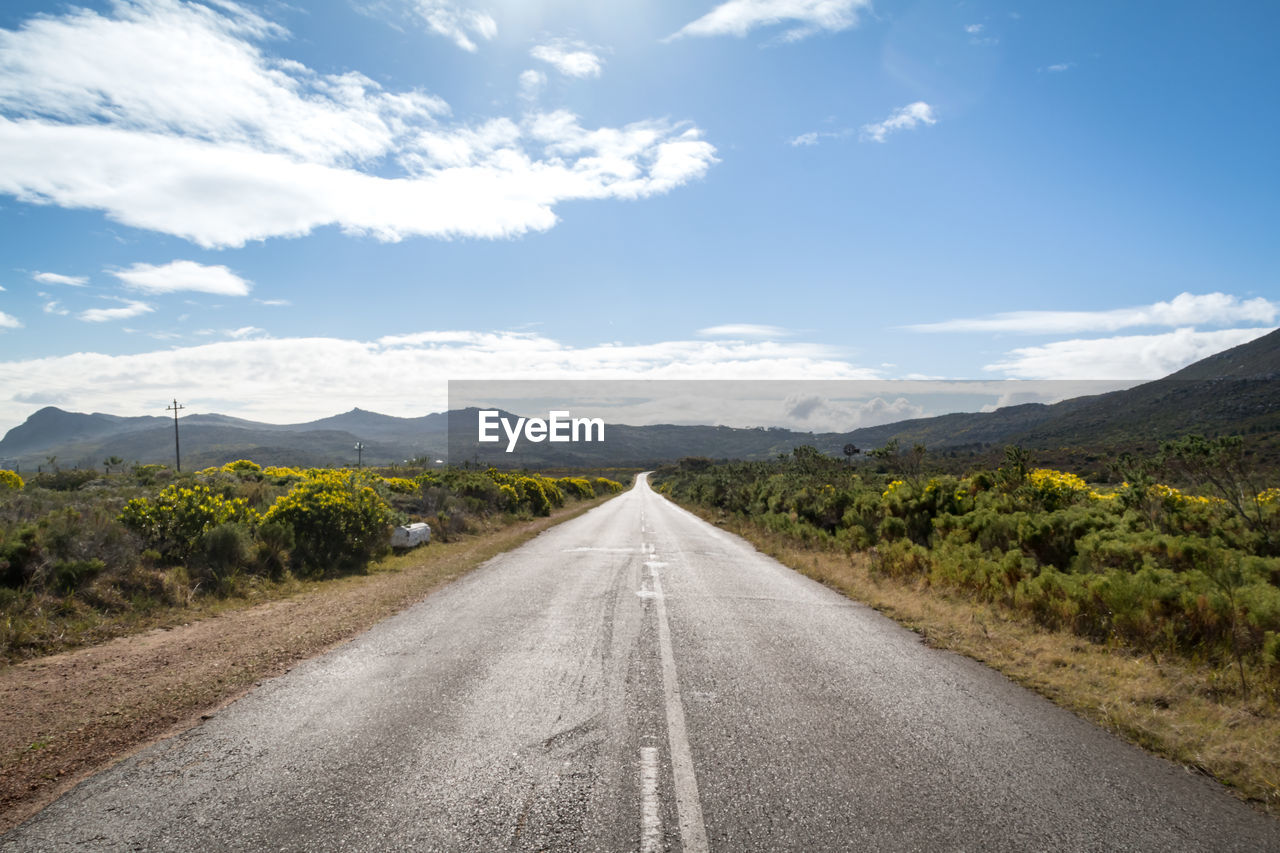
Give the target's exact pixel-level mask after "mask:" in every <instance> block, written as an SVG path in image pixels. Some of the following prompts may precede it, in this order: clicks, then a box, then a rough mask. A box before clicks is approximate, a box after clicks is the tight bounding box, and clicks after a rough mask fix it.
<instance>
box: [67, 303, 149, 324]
mask: <svg viewBox="0 0 1280 853" xmlns="http://www.w3.org/2000/svg"><path fill="white" fill-rule="evenodd" d="M120 301H121V302H123V303H124V304H123V305H121V306H120V307H119V308H89V309H86V310H84V311H81V312H80V313H79V314H77V315H76V316H77V317H79V318H80V319H81V320H83V321H85V322H86V323H109V322H112V321H114V320H128V319H130V318H132V317H140V316H142V315H143V314H150V313H151V312H152V311H154V310H156V309H154V308H152V307H151V306H150V305H148V304H147V303H145V302H139V301H138V300H136V299H123V300H120Z"/></svg>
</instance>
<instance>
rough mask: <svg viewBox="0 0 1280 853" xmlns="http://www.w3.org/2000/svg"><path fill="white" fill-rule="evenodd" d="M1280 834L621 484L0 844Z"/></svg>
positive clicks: (757, 845)
mask: <svg viewBox="0 0 1280 853" xmlns="http://www.w3.org/2000/svg"><path fill="white" fill-rule="evenodd" d="M61 849H68V850H69V849H76V850H84V849H92V850H97V849H110V850H115V849H129V850H251V849H252V850H257V849H263V850H267V849H270V850H352V851H365V850H423V851H433V850H439V851H484V853H490V851H507V850H583V851H595V850H601V851H633V850H641V851H659V850H672V851H676V850H684V851H704V850H717V851H823V850H929V851H934V850H1116V849H1132V850H1213V851H1225V850H1268V849H1270V850H1280V821H1277V820H1275V819H1273V818H1269V817H1267V816H1265V815H1261V814H1259V813H1257V812H1255V811H1253V810H1252V809H1250V808H1248V807H1247V806H1245V805H1243V804H1241V803H1240V802H1238V801H1236V800H1234V799H1233V798H1232V797H1231V796H1230V795H1229V794H1227V793H1226V792H1225V791H1224V790H1223V789H1222V788H1221V787H1220V786H1218V785H1217V784H1216V783H1213V782H1211V781H1209V780H1207V779H1205V778H1203V777H1200V776H1198V775H1194V774H1191V773H1188V772H1187V771H1185V770H1183V769H1182V768H1180V767H1177V766H1175V765H1173V764H1171V763H1169V762H1166V761H1163V760H1161V759H1157V758H1153V757H1151V756H1149V755H1147V754H1145V753H1143V752H1141V751H1140V750H1138V749H1135V748H1133V747H1130V746H1128V745H1126V744H1123V743H1121V742H1120V741H1119V740H1117V739H1115V738H1114V737H1112V736H1110V735H1108V734H1107V733H1105V732H1103V731H1102V730H1100V729H1098V728H1096V727H1094V726H1092V725H1090V724H1088V723H1085V722H1083V721H1081V720H1079V719H1077V718H1076V717H1074V716H1073V715H1071V714H1069V713H1067V712H1065V711H1063V710H1061V709H1058V708H1056V707H1054V706H1053V705H1051V704H1050V703H1048V702H1047V701H1045V700H1043V699H1041V698H1039V697H1037V696H1035V695H1033V694H1031V693H1029V692H1028V691H1026V690H1023V689H1022V688H1020V687H1017V686H1016V685H1014V684H1013V683H1012V682H1010V681H1008V680H1007V679H1005V678H1004V677H1002V676H1000V675H998V674H996V673H994V672H992V671H991V670H988V669H986V668H985V667H983V666H981V665H979V664H977V663H974V662H972V661H970V660H967V659H965V658H962V657H959V656H956V655H953V654H949V653H945V652H940V651H937V650H933V649H929V648H927V647H925V646H923V645H922V644H921V643H920V641H919V639H918V638H917V637H916V635H914V634H912V633H910V632H909V631H906V630H904V629H902V628H900V627H898V626H897V625H895V624H893V623H892V622H890V621H889V620H887V619H885V618H883V617H881V616H880V615H878V614H876V613H874V612H873V611H871V610H869V609H867V608H865V607H863V606H860V605H858V604H855V603H853V602H850V601H848V600H847V599H845V598H843V597H841V596H840V595H838V594H836V593H834V592H832V591H830V590H828V589H826V588H824V587H822V586H820V585H819V584H816V583H814V582H812V581H809V580H808V579H806V578H804V577H802V576H800V575H798V574H796V573H794V572H792V571H790V570H788V569H786V568H785V567H783V566H781V565H780V564H778V563H777V562H775V561H773V560H771V559H769V558H767V557H765V556H763V555H761V554H759V553H757V552H756V551H755V550H754V549H752V548H751V546H749V545H747V544H746V543H744V542H743V541H742V540H740V539H737V538H735V537H733V536H730V535H728V534H726V533H724V532H722V531H720V530H717V529H716V528H715V527H713V526H711V525H708V524H706V523H705V522H703V521H701V520H699V519H697V518H695V517H694V516H692V515H690V514H689V513H687V512H685V511H683V510H681V509H679V508H678V507H675V506H674V505H672V504H670V503H669V502H667V501H666V500H665V499H663V498H662V497H660V496H659V495H657V494H656V493H654V492H653V491H651V490H650V488H649V487H648V485H647V484H646V482H645V481H644V479H643V477H642V478H641V479H640V481H639V482H638V483H637V485H636V487H635V488H634V489H632V490H630V491H629V492H627V493H625V494H623V495H621V496H619V497H618V498H616V499H614V500H612V501H609V502H608V503H606V504H604V505H602V506H600V507H599V508H597V509H595V510H592V511H591V512H589V513H587V514H586V515H583V516H581V517H579V518H577V519H575V520H573V521H569V522H566V523H564V524H562V525H559V526H558V527H555V528H553V529H551V530H549V531H547V532H545V533H543V534H542V535H540V536H538V537H537V538H536V539H534V540H533V541H531V542H529V543H528V544H526V545H524V546H523V547H521V548H518V549H516V550H514V551H511V552H509V553H507V554H504V555H502V556H499V557H497V558H496V559H494V560H492V561H491V562H489V563H487V564H486V565H485V566H483V567H481V568H480V569H478V570H477V571H475V572H473V573H472V574H470V575H468V576H467V577H465V578H463V579H461V580H459V581H457V582H455V583H453V584H452V585H450V586H449V587H447V588H445V589H443V590H441V591H439V592H437V593H435V594H434V595H432V596H430V597H429V598H427V599H426V600H424V601H423V602H422V603H420V604H418V605H416V606H414V607H412V608H410V609H409V610H406V611H404V612H403V613H401V614H399V615H397V616H395V617H393V618H391V619H389V620H387V621H386V622H383V623H382V624H380V625H378V626H377V627H376V628H374V629H373V630H372V631H369V632H368V633H367V634H364V635H362V636H360V637H359V638H357V639H355V640H353V641H352V642H350V643H348V644H346V645H344V646H342V647H340V648H338V649H336V650H334V651H333V652H331V653H329V654H327V655H324V656H323V657H320V658H317V659H315V660H312V661H309V662H307V663H305V664H303V665H300V666H298V667H297V668H295V669H294V670H293V671H291V672H290V673H288V674H287V675H285V676H283V677H281V678H277V679H274V680H272V681H269V682H267V683H265V684H263V685H262V686H261V687H260V688H258V689H257V690H256V691H254V692H253V693H251V694H250V695H249V696H247V697H245V698H244V699H241V700H240V701H238V702H236V703H234V704H233V705H231V706H229V707H228V708H226V709H225V710H223V711H222V712H220V713H218V714H216V715H214V716H213V717H212V718H210V719H209V720H207V721H206V722H205V723H203V724H202V725H200V726H198V727H196V728H194V729H192V730H190V731H188V732H186V733H185V734H182V735H179V736H177V737H175V738H172V739H170V740H167V741H164V742H161V743H158V744H156V745H154V746H151V747H149V748H148V749H145V750H143V751H142V752H140V753H138V754H136V755H135V756H133V757H132V758H130V759H128V760H127V761H124V762H122V763H121V764H119V765H117V766H116V767H114V768H113V769H111V770H109V771H107V772H104V773H102V774H99V775H98V776H95V777H93V778H91V779H89V780H87V781H86V782H84V783H83V784H81V785H80V786H79V787H77V788H75V789H74V790H72V791H71V792H70V793H68V794H67V795H66V796H64V797H63V798H61V799H60V800H58V801H57V802H55V803H54V804H53V805H51V806H50V807H49V808H47V809H45V810H44V811H43V812H41V813H40V814H38V815H36V816H35V817H33V818H32V819H31V820H29V821H28V822H27V823H25V824H24V825H22V826H20V827H18V828H17V829H16V830H14V831H13V832H11V833H10V834H9V835H7V836H5V837H4V838H3V839H2V840H0V850H4V851H11V850H61Z"/></svg>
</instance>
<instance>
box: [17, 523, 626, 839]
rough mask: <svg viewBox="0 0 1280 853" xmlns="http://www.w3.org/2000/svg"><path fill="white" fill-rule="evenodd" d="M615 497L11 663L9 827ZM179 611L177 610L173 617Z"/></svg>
mask: <svg viewBox="0 0 1280 853" xmlns="http://www.w3.org/2000/svg"><path fill="white" fill-rule="evenodd" d="M605 500H607V498H597V499H595V500H592V501H584V502H582V503H579V504H575V505H574V506H572V507H569V508H566V509H562V510H558V511H556V512H554V513H553V514H552V515H551V516H550V517H548V518H539V519H535V520H533V521H527V522H520V523H517V524H514V525H511V526H508V527H504V528H499V529H496V530H492V531H489V532H486V533H483V534H480V535H475V536H466V537H462V538H461V539H457V540H455V541H452V542H448V543H433V544H432V545H430V546H428V547H427V548H425V549H421V550H419V551H415V552H411V553H410V554H406V555H404V556H400V557H392V558H389V559H387V560H384V561H383V562H382V563H379V564H377V565H375V566H374V567H372V568H371V570H370V573H369V574H367V575H355V576H350V577H345V578H341V579H337V580H327V581H312V582H299V583H298V584H297V586H296V588H293V589H291V590H289V592H290V594H289V595H288V597H280V598H278V599H277V600H272V601H268V602H265V603H258V604H252V603H248V602H246V603H244V604H242V606H241V607H239V608H236V607H234V606H233V603H229V602H226V601H223V602H220V603H218V604H217V605H216V606H217V608H218V612H217V613H210V612H208V611H200V612H190V613H187V615H186V617H187V620H188V621H186V622H185V624H172V625H171V626H169V627H158V628H153V629H151V630H149V631H147V632H146V633H142V634H135V635H132V636H125V637H117V638H116V639H113V640H110V641H108V642H105V643H102V644H100V645H95V646H90V647H88V648H82V649H76V650H73V651H68V652H63V653H61V654H56V655H50V656H47V657H42V658H37V659H35V660H31V661H26V662H22V663H18V664H14V665H11V666H6V667H0V832H4V831H6V830H8V829H10V828H12V827H14V826H16V825H17V824H18V823H20V822H21V821H22V820H24V819H26V818H27V817H29V816H30V815H32V814H34V813H35V812H36V811H38V810H39V809H41V808H43V807H44V806H45V805H47V804H48V803H50V802H51V801H53V800H54V799H55V798H56V797H57V796H59V795H60V794H62V793H63V792H64V791H66V790H68V789H69V788H71V787H72V786H73V785H74V784H76V783H77V782H79V781H80V780H82V779H84V778H85V777H86V776H89V775H91V774H93V773H95V772H97V771H99V770H102V769H103V768H105V767H107V766H108V765H110V764H112V763H114V762H115V761H117V760H119V759H120V758H122V757H124V756H126V755H128V754H129V753H131V752H133V751H135V750H137V749H138V748H140V747H141V746H143V745H145V744H147V743H150V742H152V741H154V740H157V739H159V738H162V737H167V736H170V735H172V734H175V733H177V732H179V731H182V730H184V729H186V728H189V727H190V726H192V725H195V724H196V723H198V722H199V720H200V718H201V717H202V716H203V715H207V714H208V713H209V712H211V711H213V710H215V709H217V708H219V707H221V706H223V705H226V704H227V703H229V702H231V701H233V700H234V699H236V698H237V697H239V696H241V695H243V694H244V693H245V692H246V691H247V690H249V689H251V688H252V687H253V686H254V685H256V684H258V683H259V682H261V681H262V680H264V679H267V678H271V677H273V676H276V675H279V674H281V673H283V672H286V671H287V670H288V669H289V668H290V667H291V666H292V665H294V664H295V663H297V662H298V661H301V660H304V659H306V658H310V657H313V656H315V655H317V654H319V653H321V652H323V651H325V650H326V649H329V648H331V647H333V646H335V645H337V644H338V643H341V642H343V641H345V640H347V639H350V638H351V637H353V636H355V635H356V634H359V633H361V632H362V631H365V630H367V629H368V628H370V627H372V626H373V625H374V624H375V623H377V622H379V621H380V620H382V619H384V618H386V617H387V616H390V615H392V614H393V613H396V612H398V611H400V610H402V609H404V608H405V607H407V606H409V605H410V604H412V603H414V602H415V601H418V600H420V599H421V598H422V597H423V596H425V595H426V594H427V593H429V592H431V591H432V590H434V589H436V588H437V587H440V586H442V585H443V584H445V583H448V582H449V581H451V580H453V579H455V578H457V577H458V576H460V575H462V574H464V573H465V572H467V571H470V570H471V569H473V568H475V567H476V566H479V565H480V564H481V563H483V562H484V561H485V560H488V559H489V558H490V557H493V556H495V555H497V554H500V553H502V552H503V551H508V550H510V549H511V548H514V547H516V546H517V545H520V544H521V543H523V542H525V541H527V540H529V539H531V538H533V537H534V536H536V535H537V534H539V533H541V532H542V531H543V530H545V529H547V528H548V527H551V526H553V525H555V524H559V523H560V522H563V521H567V520H569V519H570V518H573V517H575V516H578V515H581V514H582V513H584V512H586V511H587V510H589V509H591V508H592V507H594V506H597V505H599V504H600V503H602V502H604V501H605ZM178 618H180V617H177V616H173V615H170V616H169V617H166V621H167V622H176V620H177V619H178Z"/></svg>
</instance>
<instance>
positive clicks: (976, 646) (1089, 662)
mask: <svg viewBox="0 0 1280 853" xmlns="http://www.w3.org/2000/svg"><path fill="white" fill-rule="evenodd" d="M685 508H686V509H688V510H689V511H690V512H694V513H696V514H698V515H699V516H701V517H702V518H705V519H707V520H708V521H711V522H712V523H714V524H717V525H719V526H720V527H722V528H723V529H725V530H728V531H730V532H732V533H736V534H738V535H739V536H742V537H743V538H744V539H746V540H747V541H749V542H751V543H752V544H753V545H755V546H756V548H757V549H759V550H760V551H762V552H764V553H766V554H769V555H770V556H772V557H773V558H774V559H776V560H778V561H779V562H781V563H783V564H785V565H787V566H790V567H791V568H793V569H796V570H797V571H799V572H801V573H802V574H804V575H807V576H808V577H811V578H813V579H814V580H817V581H819V582H820V583H823V584H826V585H828V586H830V587H832V588H834V589H837V590H839V591H840V592H841V593H843V594H845V595H847V596H848V597H850V598H852V599H855V600H857V601H860V602H862V603H864V604H867V605H869V606H870V607H873V608H874V609H876V610H878V611H880V612H881V613H884V614H885V615H886V616H889V617H890V618H892V619H894V620H895V621H897V622H899V623H901V624H903V625H905V626H906V627H908V628H910V629H911V630H913V631H915V632H917V633H918V634H920V635H921V636H922V637H923V638H924V640H925V642H927V643H928V644H929V645H931V646H934V647H936V648H940V649H948V650H950V651H954V652H957V653H959V654H962V655H965V656H967V657H970V658H973V659H974V660H978V661H981V662H982V663H985V664H987V665H988V666H990V667H992V668H994V669H996V670H998V671H1000V672H1002V673H1004V674H1005V675H1007V676H1008V677H1009V678H1011V679H1013V680H1014V681H1016V682H1018V683H1019V684H1022V685H1023V686H1025V687H1028V688H1030V689H1032V690H1035V691H1036V692H1038V693H1040V694H1041V695H1043V696H1045V697H1047V698H1049V699H1050V700H1052V701H1053V702H1055V703H1057V704H1058V705H1061V706H1063V707H1065V708H1069V709H1070V710H1072V711H1074V712H1075V713H1077V714H1079V715H1080V716H1082V717H1084V718H1086V719H1088V720H1091V721H1093V722H1094V723H1097V724H1098V725H1101V726H1103V727H1104V728H1106V729H1108V730H1110V731H1112V732H1115V733H1117V734H1118V735H1120V736H1122V737H1124V738H1126V739H1128V740H1129V741H1131V742H1133V743H1136V744H1138V745H1140V746H1142V747H1144V748H1146V749H1148V750H1150V751H1152V752H1154V753H1156V754H1158V755H1162V756H1164V757H1166V758H1169V759H1171V760H1173V761H1175V762H1177V763H1179V764H1182V765H1184V766H1186V767H1189V768H1192V769H1194V770H1197V771H1200V772H1203V773H1206V774H1208V775H1210V776H1212V777H1214V778H1215V779H1217V780H1219V781H1220V782H1222V783H1223V784H1225V785H1227V786H1228V787H1230V788H1232V789H1233V790H1234V791H1235V792H1236V793H1237V794H1238V795H1239V796H1240V797H1241V798H1242V799H1245V800H1246V801H1248V802H1250V803H1252V804H1254V805H1255V806H1257V807H1259V808H1260V809H1261V810H1263V811H1266V812H1269V813H1271V814H1280V707H1277V704H1276V702H1275V700H1274V699H1273V698H1268V697H1260V696H1251V698H1250V699H1249V700H1247V701H1245V700H1242V699H1241V698H1240V696H1239V685H1238V683H1237V682H1235V681H1234V678H1235V676H1234V674H1233V673H1232V672H1231V671H1230V670H1229V668H1222V669H1216V668H1212V667H1208V666H1197V665H1194V664H1192V663H1189V662H1186V661H1182V660H1173V659H1160V660H1156V659H1154V658H1152V657H1151V656H1141V655H1137V654H1135V653H1134V652H1132V651H1131V650H1127V649H1124V648H1118V647H1113V646H1106V645H1099V644H1097V643H1092V642H1089V641H1088V640H1085V639H1083V638H1081V637H1078V636H1076V635H1074V634H1067V633H1061V632H1055V631H1048V630H1046V629H1044V628H1041V627H1039V626H1037V625H1035V624H1032V623H1030V622H1026V621H1022V620H1019V619H1016V618H1013V617H1012V616H1011V615H1010V614H1009V613H1008V612H1007V611H1001V610H999V609H997V608H995V607H992V606H989V605H985V604H981V603H976V602H974V601H972V600H970V599H967V598H962V597H960V596H956V595H951V594H949V593H948V592H947V591H945V590H938V589H934V588H931V587H929V586H927V585H925V584H916V585H913V584H907V583H902V582H899V581H895V580H892V579H886V578H882V577H879V576H875V575H873V574H871V572H870V571H868V558H867V556H866V555H865V554H860V553H855V554H853V555H851V556H850V555H847V554H845V553H843V552H839V551H831V550H814V549H806V548H803V547H797V546H796V545H795V544H794V543H793V542H791V541H790V540H787V539H785V538H784V537H782V536H780V535H779V534H776V533H773V532H771V531H768V530H765V529H764V528H761V527H758V526H756V525H753V524H751V523H750V522H748V521H745V520H743V519H740V518H736V517H733V516H729V515H726V514H724V513H720V512H716V511H714V510H708V509H705V508H701V507H697V506H692V505H686V506H685Z"/></svg>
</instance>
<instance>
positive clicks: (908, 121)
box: [862, 101, 938, 142]
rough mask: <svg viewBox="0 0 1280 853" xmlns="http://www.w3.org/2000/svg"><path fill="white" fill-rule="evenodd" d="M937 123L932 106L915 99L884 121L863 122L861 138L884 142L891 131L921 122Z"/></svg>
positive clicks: (910, 127)
mask: <svg viewBox="0 0 1280 853" xmlns="http://www.w3.org/2000/svg"><path fill="white" fill-rule="evenodd" d="M937 123H938V119H937V117H936V116H935V115H934V113H933V107H931V106H929V105H928V104H926V103H925V102H924V101H916V102H915V103H912V104H907V105H906V106H905V107H899V108H898V109H896V110H894V111H893V114H892V115H890V116H889V117H888V118H887V119H885V120H884V121H878V122H876V123H874V124H864V125H863V126H862V139H863V141H871V142H884V141H885V139H886V138H888V136H889V134H891V133H896V132H897V131H900V130H912V129H914V128H916V127H918V126H919V125H922V124H926V125H928V124H937Z"/></svg>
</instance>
